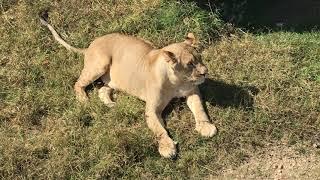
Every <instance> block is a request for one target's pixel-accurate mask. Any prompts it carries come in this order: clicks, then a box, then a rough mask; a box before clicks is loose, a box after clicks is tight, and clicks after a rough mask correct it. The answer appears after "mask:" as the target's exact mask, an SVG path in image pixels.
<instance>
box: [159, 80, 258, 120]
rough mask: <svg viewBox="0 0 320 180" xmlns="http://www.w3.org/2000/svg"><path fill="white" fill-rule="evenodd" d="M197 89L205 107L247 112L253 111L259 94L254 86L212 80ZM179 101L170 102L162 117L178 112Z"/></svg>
mask: <svg viewBox="0 0 320 180" xmlns="http://www.w3.org/2000/svg"><path fill="white" fill-rule="evenodd" d="M199 89H200V92H201V95H202V99H203V104H204V106H205V107H206V104H207V103H209V104H211V105H213V106H218V107H221V108H228V107H233V108H241V109H244V110H247V111H253V110H254V96H256V95H257V94H258V93H259V89H258V88H257V87H255V86H239V85H235V84H228V83H226V82H223V81H217V80H212V79H206V81H205V83H203V84H201V85H200V86H199ZM181 101H182V100H181V99H174V100H172V101H171V103H170V104H169V105H168V106H167V107H166V108H165V110H164V111H163V117H164V118H166V119H167V116H168V115H169V114H170V113H171V112H172V111H175V112H177V111H180V110H181V109H180V108H181V106H179V104H181Z"/></svg>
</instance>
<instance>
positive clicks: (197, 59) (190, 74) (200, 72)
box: [163, 41, 208, 85]
mask: <svg viewBox="0 0 320 180" xmlns="http://www.w3.org/2000/svg"><path fill="white" fill-rule="evenodd" d="M163 49H164V50H165V51H166V52H167V54H168V56H169V57H170V61H169V62H170V63H171V67H172V69H173V72H174V75H175V76H176V78H177V79H179V80H180V81H182V82H190V83H192V84H195V85H199V84H201V83H203V82H204V80H205V78H206V77H207V74H208V69H207V68H206V66H205V65H204V64H203V63H202V61H201V56H200V55H199V54H198V53H197V52H196V50H195V49H194V48H193V47H192V46H191V45H190V44H189V43H188V42H186V41H185V42H182V43H176V44H171V45H169V46H167V47H165V48H163Z"/></svg>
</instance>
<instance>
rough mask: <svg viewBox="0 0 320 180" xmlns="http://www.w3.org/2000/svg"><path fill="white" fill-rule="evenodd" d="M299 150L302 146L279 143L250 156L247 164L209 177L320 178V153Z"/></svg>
mask: <svg viewBox="0 0 320 180" xmlns="http://www.w3.org/2000/svg"><path fill="white" fill-rule="evenodd" d="M313 148H315V149H316V148H317V147H313ZM303 149H305V147H304V148H303ZM299 150H302V147H297V146H294V147H288V146H284V145H277V146H274V147H272V148H268V149H267V150H265V151H264V152H263V153H260V154H259V155H257V156H256V157H252V158H250V160H249V161H248V162H247V163H246V164H244V165H242V166H240V167H238V168H236V169H231V168H230V169H226V170H225V171H224V173H223V174H222V175H221V176H220V177H218V178H214V177H210V178H209V179H320V156H319V154H317V152H316V151H313V150H310V151H308V152H305V151H299Z"/></svg>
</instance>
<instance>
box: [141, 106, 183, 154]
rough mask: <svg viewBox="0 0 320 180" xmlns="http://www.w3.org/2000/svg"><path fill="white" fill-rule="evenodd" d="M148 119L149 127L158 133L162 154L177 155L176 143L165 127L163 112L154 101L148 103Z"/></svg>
mask: <svg viewBox="0 0 320 180" xmlns="http://www.w3.org/2000/svg"><path fill="white" fill-rule="evenodd" d="M146 106H147V107H146V120H147V124H148V127H149V128H150V129H151V131H152V132H153V133H154V134H155V135H156V137H157V139H158V143H159V153H160V154H161V156H163V157H166V158H170V157H174V156H175V155H176V152H177V151H176V143H175V142H174V141H173V140H172V139H171V138H170V137H169V135H168V133H167V131H166V129H165V128H164V123H163V119H162V118H161V112H158V111H157V107H155V106H153V105H152V103H148V102H147V105H146Z"/></svg>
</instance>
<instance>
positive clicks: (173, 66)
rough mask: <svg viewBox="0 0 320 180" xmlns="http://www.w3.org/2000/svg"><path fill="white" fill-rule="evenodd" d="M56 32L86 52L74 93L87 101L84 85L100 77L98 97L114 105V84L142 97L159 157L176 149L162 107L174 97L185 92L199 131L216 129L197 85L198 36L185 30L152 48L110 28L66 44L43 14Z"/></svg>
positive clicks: (202, 71)
mask: <svg viewBox="0 0 320 180" xmlns="http://www.w3.org/2000/svg"><path fill="white" fill-rule="evenodd" d="M41 22H42V24H44V25H45V26H47V27H48V28H49V30H50V31H51V33H52V34H53V36H54V38H55V39H56V40H57V41H58V42H59V43H60V44H61V45H63V46H64V47H66V48H67V49H68V50H71V51H74V52H78V53H82V54H84V68H83V70H82V72H81V75H80V77H79V79H78V81H77V82H76V83H75V85H74V90H75V93H76V96H77V99H79V100H80V101H82V102H83V101H87V100H88V97H87V94H86V92H85V87H86V86H88V85H89V84H90V83H92V82H93V81H95V80H96V79H98V78H101V79H102V81H103V83H104V86H103V87H102V88H100V89H99V91H98V92H99V97H100V99H101V100H102V101H103V102H104V104H106V105H107V106H113V105H114V104H115V102H113V101H112V99H111V97H110V96H111V93H112V90H113V89H119V90H122V91H125V92H127V93H129V94H131V95H134V96H136V97H138V98H140V99H141V100H143V101H145V102H146V111H145V117H146V120H147V125H148V127H149V128H150V129H151V131H152V132H153V133H154V134H155V135H156V137H157V139H158V142H159V152H160V154H161V155H162V156H163V157H166V158H169V157H173V156H175V155H176V143H175V142H174V141H173V140H172V139H171V138H170V137H169V136H168V133H167V131H166V129H165V128H164V122H163V120H162V118H161V113H162V111H163V109H164V108H165V107H166V105H167V104H168V103H169V102H170V100H171V99H172V98H174V97H186V98H187V104H188V106H189V108H190V109H191V111H192V113H193V114H194V117H195V122H196V128H195V130H196V131H198V132H199V133H200V134H201V135H202V136H206V137H211V136H213V135H214V134H216V132H217V129H216V127H215V126H214V125H213V124H211V123H210V122H209V119H208V116H207V114H206V113H205V111H204V109H203V106H202V103H201V98H200V93H199V89H198V87H197V85H199V84H201V83H203V82H204V80H205V77H206V75H207V73H208V71H207V68H206V67H205V66H204V65H203V64H202V62H201V60H200V59H199V57H198V56H197V53H196V51H195V48H194V47H193V46H194V45H195V43H196V38H195V36H194V35H193V34H192V33H189V34H188V35H187V37H186V39H185V40H184V41H183V42H180V43H174V44H170V45H168V46H165V47H163V48H162V49H156V48H154V47H153V46H152V45H151V43H149V42H146V41H144V40H142V39H139V38H136V37H132V36H126V35H121V34H108V35H105V36H102V37H99V38H97V39H95V40H94V41H93V42H92V43H91V44H90V46H89V47H88V48H86V49H78V48H75V47H72V46H71V45H69V44H67V43H66V42H65V41H64V40H63V39H62V38H61V37H60V36H59V35H58V33H57V32H56V31H55V29H54V28H53V27H52V26H51V25H50V24H48V23H47V22H46V21H45V20H44V19H41Z"/></svg>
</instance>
